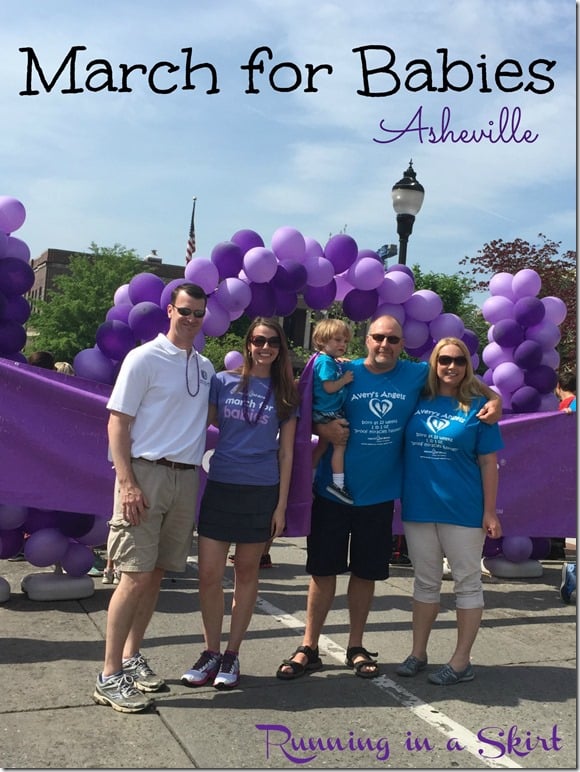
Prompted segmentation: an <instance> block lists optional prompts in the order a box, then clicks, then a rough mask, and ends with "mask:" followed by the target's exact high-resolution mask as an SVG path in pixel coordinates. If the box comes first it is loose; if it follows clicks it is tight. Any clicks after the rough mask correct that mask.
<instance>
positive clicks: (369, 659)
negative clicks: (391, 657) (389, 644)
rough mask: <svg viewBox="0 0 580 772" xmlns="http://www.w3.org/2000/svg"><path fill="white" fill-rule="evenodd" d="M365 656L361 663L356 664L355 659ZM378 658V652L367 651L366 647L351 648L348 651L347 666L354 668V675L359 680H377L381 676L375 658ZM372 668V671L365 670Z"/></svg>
mask: <svg viewBox="0 0 580 772" xmlns="http://www.w3.org/2000/svg"><path fill="white" fill-rule="evenodd" d="M360 656H363V657H364V659H361V660H360V661H359V662H354V659H355V657H360ZM376 656H378V651H367V650H366V649H365V648H364V646H351V647H350V648H348V649H347V650H346V664H347V665H348V667H351V668H353V670H354V674H355V675H357V676H359V678H376V677H377V676H378V674H379V663H378V662H377V660H376V659H373V657H376ZM365 667H372V670H363V668H365Z"/></svg>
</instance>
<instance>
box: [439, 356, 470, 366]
mask: <svg viewBox="0 0 580 772" xmlns="http://www.w3.org/2000/svg"><path fill="white" fill-rule="evenodd" d="M437 364H439V365H442V366H443V367H449V365H450V364H456V365H457V367H465V365H466V364H467V358H466V357H464V356H458V357H450V356H447V354H442V355H441V356H440V357H438V359H437Z"/></svg>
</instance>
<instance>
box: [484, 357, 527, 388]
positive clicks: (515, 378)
mask: <svg viewBox="0 0 580 772" xmlns="http://www.w3.org/2000/svg"><path fill="white" fill-rule="evenodd" d="M484 361H485V360H484ZM493 382H494V384H495V385H496V386H497V387H498V389H500V390H501V391H502V392H503V391H505V392H513V391H515V390H516V389H518V388H519V387H520V386H522V385H523V383H524V371H523V370H521V369H520V368H519V367H518V366H517V365H516V364H514V363H513V362H502V363H501V364H499V365H498V366H497V367H496V368H495V369H494V371H493Z"/></svg>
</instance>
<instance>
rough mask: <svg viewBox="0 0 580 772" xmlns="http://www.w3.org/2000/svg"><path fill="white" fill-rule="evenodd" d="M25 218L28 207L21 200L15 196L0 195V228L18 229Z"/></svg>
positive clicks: (5, 229)
mask: <svg viewBox="0 0 580 772" xmlns="http://www.w3.org/2000/svg"><path fill="white" fill-rule="evenodd" d="M25 219H26V209H25V208H24V204H23V203H22V202H21V201H19V200H18V199H17V198H14V197H13V196H0V230H2V231H4V233H12V231H17V230H18V228H20V226H21V225H22V224H23V223H24V220H25Z"/></svg>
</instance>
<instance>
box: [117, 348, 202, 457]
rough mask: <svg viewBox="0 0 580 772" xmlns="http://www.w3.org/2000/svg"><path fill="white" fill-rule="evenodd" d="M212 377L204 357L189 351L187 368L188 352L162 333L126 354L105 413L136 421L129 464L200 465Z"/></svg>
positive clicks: (132, 431) (133, 424) (133, 426)
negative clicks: (139, 460) (164, 461)
mask: <svg viewBox="0 0 580 772" xmlns="http://www.w3.org/2000/svg"><path fill="white" fill-rule="evenodd" d="M186 371H187V374H188V381H186ZM214 374H215V370H214V367H213V365H212V363H211V362H210V360H209V359H208V358H207V357H204V356H203V355H202V354H199V353H198V352H196V351H193V352H192V353H191V355H190V358H189V364H188V362H187V352H186V351H184V350H183V349H180V348H178V347H177V346H174V345H173V343H171V342H170V341H169V340H168V339H167V336H165V335H163V334H161V333H160V334H159V335H158V336H157V338H155V340H152V341H148V342H147V343H144V344H143V345H141V346H138V347H137V348H135V349H133V350H131V351H130V352H129V353H128V354H127V356H126V357H125V359H124V360H123V364H122V365H121V369H120V371H119V375H118V377H117V381H116V383H115V385H114V387H113V391H112V393H111V397H110V399H109V401H108V403H107V409H108V410H115V411H117V412H119V413H125V414H127V415H130V416H134V419H135V420H134V421H133V423H132V424H131V456H132V457H133V458H147V459H149V460H151V461H154V460H156V459H158V458H167V459H169V460H170V461H178V462H180V463H182V464H201V461H202V457H203V453H204V450H205V440H206V429H207V409H208V400H209V387H210V383H211V379H212V376H213V375H214Z"/></svg>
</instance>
